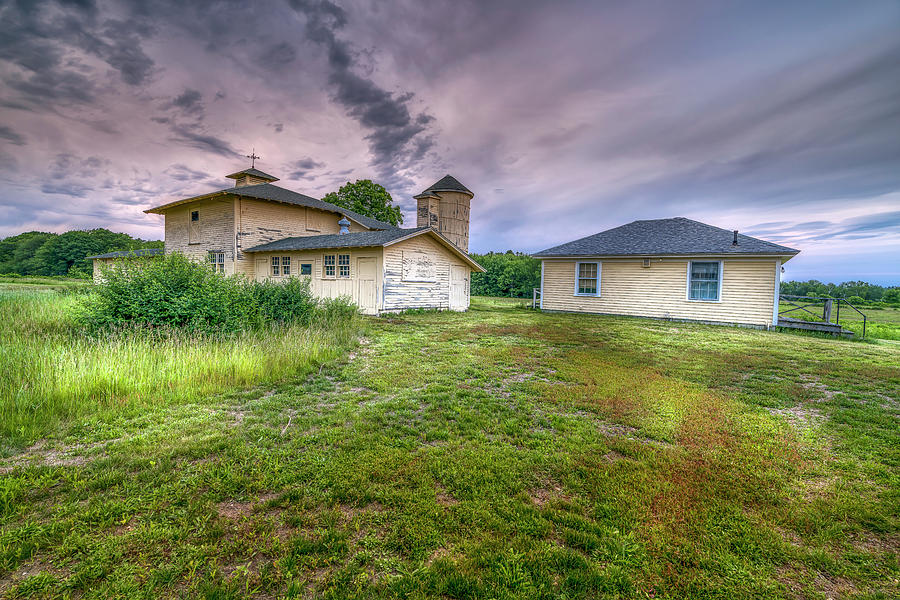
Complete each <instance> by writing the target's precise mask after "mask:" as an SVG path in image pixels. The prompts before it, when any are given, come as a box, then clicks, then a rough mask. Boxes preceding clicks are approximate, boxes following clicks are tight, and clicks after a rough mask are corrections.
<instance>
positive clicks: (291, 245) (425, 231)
mask: <svg viewBox="0 0 900 600" xmlns="http://www.w3.org/2000/svg"><path fill="white" fill-rule="evenodd" d="M420 235H430V236H432V237H433V238H434V239H435V240H436V241H437V242H438V243H439V244H441V245H442V246H444V247H445V248H447V250H449V251H450V252H451V253H453V254H455V255H456V256H458V257H459V258H461V259H462V260H463V261H464V262H465V263H466V264H468V265H469V266H470V267H472V268H473V269H475V270H476V271H479V272H482V273H483V272H484V267H482V266H481V265H479V264H478V263H477V262H475V261H474V260H472V258H471V257H470V256H469V255H468V254H466V253H465V252H463V251H462V250H460V249H459V248H457V247H456V246H455V245H454V244H453V242H451V241H450V240H448V239H447V238H445V237H444V236H443V235H441V234H440V233H438V232H437V231H435V230H434V229H432V228H431V227H415V228H412V229H400V228H399V227H394V228H393V229H388V230H382V231H358V232H356V233H344V234H340V233H330V234H326V235H310V236H298V237H289V238H284V239H281V240H275V241H274V242H268V243H266V244H260V245H259V246H254V247H252V248H248V249H246V250H244V252H249V253H252V252H289V251H296V250H326V249H338V248H364V247H371V246H381V247H387V246H392V245H394V244H398V243H400V242H403V241H405V240H408V239H410V238H414V237H417V236H420Z"/></svg>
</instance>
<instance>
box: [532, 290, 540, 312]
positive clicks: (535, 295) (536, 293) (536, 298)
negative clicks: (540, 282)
mask: <svg viewBox="0 0 900 600" xmlns="http://www.w3.org/2000/svg"><path fill="white" fill-rule="evenodd" d="M540 306H541V288H534V289H533V290H531V308H540Z"/></svg>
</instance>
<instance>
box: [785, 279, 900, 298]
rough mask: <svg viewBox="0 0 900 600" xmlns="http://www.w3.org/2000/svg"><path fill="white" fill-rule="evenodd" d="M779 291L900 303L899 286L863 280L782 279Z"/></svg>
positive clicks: (791, 293)
mask: <svg viewBox="0 0 900 600" xmlns="http://www.w3.org/2000/svg"><path fill="white" fill-rule="evenodd" d="M781 293H782V294H785V295H789V296H819V297H824V298H846V299H847V300H849V301H850V302H853V301H854V299H856V301H857V302H860V301H863V302H886V303H888V304H900V287H897V286H893V287H884V286H881V285H876V284H874V283H866V282H865V281H845V282H843V283H838V284H834V283H823V282H821V281H818V280H816V279H810V280H809V281H782V282H781Z"/></svg>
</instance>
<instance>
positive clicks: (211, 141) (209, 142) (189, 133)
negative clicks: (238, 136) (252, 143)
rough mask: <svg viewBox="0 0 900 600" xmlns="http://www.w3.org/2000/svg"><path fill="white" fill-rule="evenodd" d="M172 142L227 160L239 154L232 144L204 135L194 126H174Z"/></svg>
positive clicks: (172, 127)
mask: <svg viewBox="0 0 900 600" xmlns="http://www.w3.org/2000/svg"><path fill="white" fill-rule="evenodd" d="M170 129H171V132H172V138H171V139H172V141H174V142H177V143H179V144H183V145H185V146H187V147H189V148H193V149H195V150H201V151H203V152H210V153H212V154H217V155H219V156H224V157H227V158H235V157H236V156H238V152H237V151H236V150H235V149H234V148H232V147H231V144H229V143H228V142H226V141H225V140H223V139H221V138H218V137H216V136H214V135H209V134H206V133H203V132H202V131H201V130H200V129H199V127H197V126H194V125H172V126H171V128H170Z"/></svg>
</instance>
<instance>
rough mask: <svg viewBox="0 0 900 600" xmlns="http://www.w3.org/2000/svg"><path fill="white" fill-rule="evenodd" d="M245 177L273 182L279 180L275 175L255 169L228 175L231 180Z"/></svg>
mask: <svg viewBox="0 0 900 600" xmlns="http://www.w3.org/2000/svg"><path fill="white" fill-rule="evenodd" d="M244 175H250V176H252V177H261V178H263V179H269V180H271V181H278V178H277V177H275V176H274V175H269V174H268V173H263V172H262V171H260V170H259V169H255V168H253V167H251V168H249V169H244V170H243V171H238V172H237V173H232V174H231V175H226V176H225V177H228V178H229V179H237V178H238V177H242V176H244Z"/></svg>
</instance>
